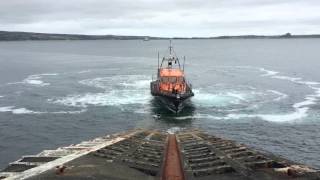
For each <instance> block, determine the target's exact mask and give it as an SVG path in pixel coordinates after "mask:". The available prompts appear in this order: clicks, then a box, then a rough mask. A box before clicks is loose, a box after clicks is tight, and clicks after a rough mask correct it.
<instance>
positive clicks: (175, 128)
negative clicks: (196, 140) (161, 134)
mask: <svg viewBox="0 0 320 180" xmlns="http://www.w3.org/2000/svg"><path fill="white" fill-rule="evenodd" d="M182 130H183V129H182V128H180V127H172V128H169V129H168V130H167V133H169V134H175V133H177V132H179V131H182Z"/></svg>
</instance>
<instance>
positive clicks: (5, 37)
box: [0, 31, 320, 41]
mask: <svg viewBox="0 0 320 180" xmlns="http://www.w3.org/2000/svg"><path fill="white" fill-rule="evenodd" d="M146 38H147V39H150V40H155V39H169V38H166V37H150V36H117V35H81V34H50V33H33V32H11V31H0V41H26V40H144V39H146ZM284 38H320V35H317V34H316V35H291V34H290V33H286V34H284V35H275V36H263V35H262V36H260V35H259V36H258V35H243V36H217V37H192V38H186V37H175V38H172V39H284Z"/></svg>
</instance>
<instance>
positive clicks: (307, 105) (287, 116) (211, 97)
mask: <svg viewBox="0 0 320 180" xmlns="http://www.w3.org/2000/svg"><path fill="white" fill-rule="evenodd" d="M235 68H250V69H258V70H259V71H261V72H262V73H263V74H261V77H268V78H272V79H279V80H285V81H289V82H292V83H296V84H302V85H305V86H306V87H307V88H310V89H312V90H313V92H314V93H313V94H308V95H306V96H305V97H304V98H303V100H302V101H299V102H296V103H294V104H292V108H293V109H294V111H292V112H288V113H280V114H272V113H271V114H268V113H266V114H263V113H257V114H254V113H253V114H247V113H228V112H230V111H227V110H224V111H222V112H224V113H225V115H221V116H217V115H211V114H202V113H196V114H194V115H192V116H182V117H175V118H176V119H214V120H235V119H245V118H250V119H254V118H259V119H262V120H265V121H269V122H279V123H284V122H292V121H296V120H299V119H303V118H305V117H307V116H308V115H309V114H308V112H309V111H310V109H311V106H312V105H315V104H317V101H318V100H319V98H320V87H319V85H320V83H319V82H316V81H306V80H304V79H303V78H300V77H290V76H285V75H281V73H280V72H277V71H273V70H268V69H265V68H253V67H246V66H245V67H235ZM224 91H225V90H224ZM197 93H198V94H197ZM233 93H234V92H232V93H228V92H227V93H223V94H210V93H203V92H201V91H196V93H195V94H196V96H195V97H194V99H193V100H195V102H196V103H199V102H200V105H203V104H202V103H203V102H206V103H208V104H205V105H209V106H211V105H215V104H225V103H227V104H232V103H239V104H241V103H244V102H247V103H248V104H252V103H250V102H251V100H250V98H249V97H251V98H253V100H257V99H258V100H259V103H266V102H269V101H270V99H271V101H274V102H275V101H281V100H283V99H286V98H288V97H289V95H288V94H285V93H283V92H279V91H276V90H266V91H262V92H259V91H257V90H256V91H252V92H248V91H245V92H243V93H239V92H236V93H235V94H233ZM270 93H271V94H273V96H271V94H270ZM250 94H251V95H250ZM197 96H199V97H197ZM259 96H260V97H259ZM226 97H227V98H226ZM271 97H273V98H271ZM224 98H226V99H224ZM262 98H264V99H266V101H263V99H262ZM221 102H224V103H221ZM254 104H257V102H254Z"/></svg>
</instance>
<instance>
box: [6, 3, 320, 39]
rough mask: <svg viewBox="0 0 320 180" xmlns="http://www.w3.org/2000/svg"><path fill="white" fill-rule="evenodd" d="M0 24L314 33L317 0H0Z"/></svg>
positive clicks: (105, 30) (82, 30) (36, 28)
mask: <svg viewBox="0 0 320 180" xmlns="http://www.w3.org/2000/svg"><path fill="white" fill-rule="evenodd" d="M0 30H8V31H32V32H47V33H76V34H116V35H150V36H166V37H173V36H187V37H192V36H219V35H244V34H257V35H259V34H266V35H271V34H284V33H286V32H291V33H293V34H320V0H0Z"/></svg>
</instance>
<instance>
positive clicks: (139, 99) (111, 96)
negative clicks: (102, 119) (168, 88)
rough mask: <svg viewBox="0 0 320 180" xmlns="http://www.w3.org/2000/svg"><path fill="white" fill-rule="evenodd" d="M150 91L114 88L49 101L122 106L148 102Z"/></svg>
mask: <svg viewBox="0 0 320 180" xmlns="http://www.w3.org/2000/svg"><path fill="white" fill-rule="evenodd" d="M150 98H151V97H150V95H148V93H141V92H140V91H135V92H134V91H130V90H114V91H111V92H105V93H87V94H79V95H71V96H68V97H65V98H60V99H57V100H53V99H50V100H49V102H53V103H58V104H63V105H67V106H76V107H87V106H88V105H94V106H120V105H126V104H146V103H148V102H149V100H150Z"/></svg>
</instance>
